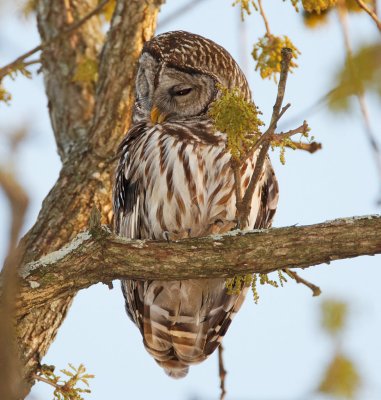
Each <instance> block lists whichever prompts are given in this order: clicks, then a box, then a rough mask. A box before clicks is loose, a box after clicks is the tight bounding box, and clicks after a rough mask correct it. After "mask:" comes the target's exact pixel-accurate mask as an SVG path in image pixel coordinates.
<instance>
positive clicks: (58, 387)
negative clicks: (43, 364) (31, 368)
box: [32, 374, 62, 390]
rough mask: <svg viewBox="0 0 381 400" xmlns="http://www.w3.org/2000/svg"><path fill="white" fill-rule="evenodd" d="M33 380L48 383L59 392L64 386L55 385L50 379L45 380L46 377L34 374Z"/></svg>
mask: <svg viewBox="0 0 381 400" xmlns="http://www.w3.org/2000/svg"><path fill="white" fill-rule="evenodd" d="M32 378H33V379H36V380H37V381H40V382H44V383H47V384H48V385H50V386H53V387H54V388H56V389H58V390H60V389H62V386H61V385H59V384H58V383H54V382H52V381H50V380H49V379H47V378H44V377H43V376H41V375H37V374H33V375H32Z"/></svg>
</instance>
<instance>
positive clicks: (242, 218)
mask: <svg viewBox="0 0 381 400" xmlns="http://www.w3.org/2000/svg"><path fill="white" fill-rule="evenodd" d="M291 59H292V50H291V49H289V48H286V47H285V48H283V49H282V62H281V72H280V78H279V84H278V93H277V98H276V101H275V104H274V107H273V113H272V116H271V121H270V125H269V127H268V129H267V130H266V132H265V133H264V134H263V135H262V136H261V138H260V139H259V140H258V142H257V143H256V145H255V146H253V148H251V149H250V150H249V151H248V152H247V154H246V155H245V156H244V160H243V161H246V159H247V157H250V155H252V154H254V152H256V151H257V150H258V149H259V148H260V150H259V154H258V156H257V158H256V163H255V168H254V172H253V175H252V176H251V179H250V182H249V185H248V187H247V189H246V192H245V195H244V196H243V198H242V200H239V198H238V197H237V202H236V208H237V217H238V227H239V228H240V229H244V228H246V227H247V225H248V217H249V215H250V209H251V201H252V198H253V195H254V192H255V188H256V186H257V183H258V181H259V178H260V176H261V174H262V170H263V165H264V163H265V161H266V157H267V152H268V150H269V148H270V144H271V141H272V140H273V139H274V136H276V134H275V130H276V128H277V123H278V121H279V119H280V117H281V116H282V115H283V114H284V113H285V112H286V111H287V109H288V108H289V107H290V105H289V104H287V105H286V106H284V107H283V108H282V103H283V98H284V93H285V90H286V82H287V75H288V70H289V66H290V62H291ZM238 177H239V176H238Z"/></svg>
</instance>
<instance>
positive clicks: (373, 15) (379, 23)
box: [356, 0, 381, 32]
mask: <svg viewBox="0 0 381 400" xmlns="http://www.w3.org/2000/svg"><path fill="white" fill-rule="evenodd" d="M356 2H357V4H358V5H359V7H361V8H362V9H363V10H364V11H365V12H366V13H368V14H369V16H370V17H371V18H372V19H373V21H374V22H375V23H376V25H377V28H378V30H379V31H380V32H381V21H380V20H379V19H378V17H377V14H376V13H375V12H374V11H373V10H372V9H371V8H369V7H368V6H367V5H366V4H365V2H364V1H363V0H356Z"/></svg>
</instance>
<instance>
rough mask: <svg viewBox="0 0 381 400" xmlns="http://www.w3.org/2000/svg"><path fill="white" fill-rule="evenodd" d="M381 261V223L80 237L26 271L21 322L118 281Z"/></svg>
mask: <svg viewBox="0 0 381 400" xmlns="http://www.w3.org/2000/svg"><path fill="white" fill-rule="evenodd" d="M380 253H381V216H366V217H354V218H347V219H339V220H334V221H330V222H326V223H321V224H316V225H309V226H300V227H297V226H293V227H287V228H276V229H270V230H264V231H249V232H245V233H243V232H240V231H233V232H229V233H228V234H224V235H221V236H209V237H205V238H193V239H187V240H181V241H178V242H170V243H167V242H163V241H138V240H134V241H131V240H127V239H123V238H120V237H116V236H115V235H113V234H111V233H110V232H108V231H107V230H105V229H103V230H102V232H101V233H99V232H98V233H97V234H96V235H93V236H92V235H91V234H90V233H89V232H84V233H81V234H79V235H78V236H77V237H76V239H75V240H74V241H72V242H71V243H70V244H69V245H68V246H66V247H64V248H63V249H61V250H59V251H57V252H54V253H51V254H49V255H47V256H45V257H43V258H41V259H40V260H38V261H36V262H32V263H29V264H27V265H25V266H24V267H23V268H22V271H21V275H22V278H23V281H22V290H21V297H20V302H19V314H20V316H22V314H23V313H25V312H28V310H29V309H31V308H33V307H38V306H40V305H42V304H46V303H47V302H49V301H50V300H51V299H56V298H57V297H59V296H67V295H69V294H72V293H75V292H76V291H78V290H80V289H83V288H87V287H89V286H91V285H93V284H96V283H98V282H104V283H107V282H110V281H111V280H113V279H124V278H128V279H161V280H177V279H194V278H215V277H231V276H234V275H237V274H238V275H239V274H248V273H254V272H257V273H269V272H272V271H275V270H277V269H284V268H306V267H310V266H313V265H317V264H321V263H329V262H330V261H333V260H338V259H344V258H351V257H357V256H361V255H374V254H380Z"/></svg>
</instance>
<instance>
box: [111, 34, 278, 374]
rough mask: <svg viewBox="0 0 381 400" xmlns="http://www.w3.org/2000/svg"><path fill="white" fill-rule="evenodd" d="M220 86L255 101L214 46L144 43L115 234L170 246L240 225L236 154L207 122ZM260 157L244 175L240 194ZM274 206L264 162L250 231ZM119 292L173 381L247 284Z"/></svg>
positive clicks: (167, 40)
mask: <svg viewBox="0 0 381 400" xmlns="http://www.w3.org/2000/svg"><path fill="white" fill-rule="evenodd" d="M218 84H220V85H223V86H225V87H228V88H238V89H239V90H240V91H241V93H242V94H243V95H244V97H245V98H246V100H248V101H251V94H250V89H249V87H248V83H247V81H246V78H245V76H244V74H243V73H242V71H241V70H240V68H239V67H238V65H237V64H236V62H235V61H234V60H233V58H232V57H231V55H230V54H229V53H228V52H227V51H226V50H225V49H223V48H222V47H220V46H219V45H217V44H216V43H214V42H213V41H211V40H208V39H205V38H203V37H201V36H198V35H194V34H191V33H188V32H183V31H176V32H169V33H164V34H161V35H159V36H157V37H155V38H153V39H152V40H150V41H148V42H146V43H145V45H144V48H143V51H142V54H141V56H140V59H139V66H138V72H137V77H136V101H135V105H134V110H133V124H132V127H131V128H130V130H129V131H128V133H127V135H126V136H125V138H124V140H123V141H122V143H121V145H120V148H119V151H120V160H119V164H118V167H117V170H116V178H115V184H114V193H113V203H114V216H115V231H116V233H117V234H119V235H121V236H124V237H127V238H135V239H167V240H168V239H169V240H171V239H177V238H185V237H196V236H203V235H208V234H210V233H211V232H216V231H220V232H224V231H227V230H230V229H231V228H232V226H234V224H235V222H234V221H235V191H234V187H233V174H232V169H231V166H230V161H231V155H230V153H229V151H228V150H227V148H226V135H225V134H224V132H215V130H214V128H213V125H212V122H211V120H210V118H209V117H208V109H209V107H210V105H211V103H212V102H213V101H214V100H215V99H216V98H217V97H218V96H219V89H218V88H219V85H218ZM256 156H257V154H255V155H254V156H253V157H252V158H251V159H249V160H248V161H247V162H246V163H245V164H244V165H243V166H242V168H241V170H240V175H241V190H242V192H243V191H244V190H245V188H246V187H247V185H248V182H249V179H250V177H251V174H252V172H253V169H254V166H255V162H256ZM277 200H278V184H277V181H276V178H275V175H274V172H273V169H272V167H271V164H270V161H269V160H268V159H267V160H266V162H265V165H264V169H263V171H262V175H261V178H260V181H259V184H258V185H257V189H256V191H255V193H254V196H253V201H252V204H251V212H250V227H252V228H267V227H269V226H270V224H271V221H272V218H273V215H274V213H275V209H276V205H277ZM184 267H186V264H185V265H184ZM122 291H123V294H124V297H125V303H126V310H127V313H128V315H129V317H130V318H131V319H132V321H133V322H134V323H135V324H136V326H137V327H138V328H139V330H140V332H141V334H142V336H143V343H144V346H145V348H146V349H147V351H148V352H149V353H150V354H151V355H152V356H153V357H154V359H155V360H156V362H157V363H158V364H159V365H160V366H161V367H163V368H164V370H165V372H166V373H167V374H168V375H169V376H172V377H174V378H181V377H184V376H185V375H186V374H187V372H188V369H189V366H190V365H192V364H196V363H199V362H201V361H203V360H205V359H206V358H207V357H208V356H209V355H210V354H211V353H212V352H213V351H214V350H215V349H216V348H217V347H218V345H219V344H220V343H221V340H222V338H223V336H224V335H225V333H226V331H227V329H228V327H229V325H230V323H231V321H232V318H233V317H234V315H235V314H236V313H237V312H238V310H239V308H240V307H241V305H242V302H243V300H244V298H245V294H246V291H247V288H244V289H243V290H242V292H241V293H239V294H232V295H230V294H228V293H227V291H226V289H225V281H224V279H203V280H202V279H191V280H182V281H173V282H168V281H158V280H151V281H136V280H125V281H123V282H122Z"/></svg>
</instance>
